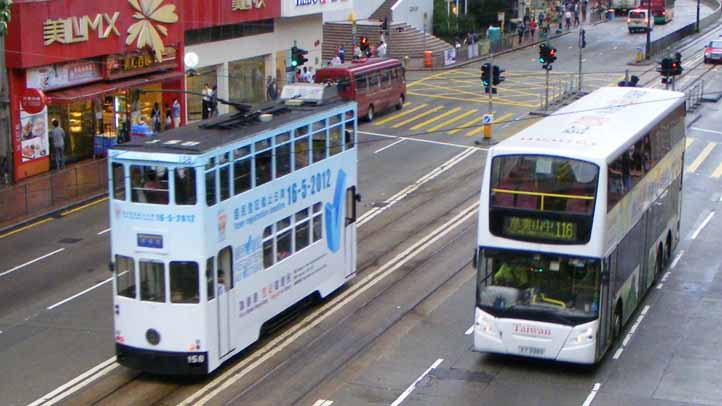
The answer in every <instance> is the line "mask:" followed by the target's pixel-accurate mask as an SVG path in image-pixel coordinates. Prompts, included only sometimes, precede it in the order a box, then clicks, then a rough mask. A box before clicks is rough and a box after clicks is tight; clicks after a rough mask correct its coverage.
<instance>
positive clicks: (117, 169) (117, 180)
mask: <svg viewBox="0 0 722 406" xmlns="http://www.w3.org/2000/svg"><path fill="white" fill-rule="evenodd" d="M113 198H114V199H117V200H125V170H124V168H123V164H118V163H113Z"/></svg>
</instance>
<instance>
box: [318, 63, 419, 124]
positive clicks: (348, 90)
mask: <svg viewBox="0 0 722 406" xmlns="http://www.w3.org/2000/svg"><path fill="white" fill-rule="evenodd" d="M315 80H316V82H317V83H325V82H335V83H338V85H339V96H341V97H343V98H345V99H347V100H354V101H356V102H357V103H358V116H359V117H365V118H366V120H367V121H373V119H374V117H375V115H376V113H380V112H383V111H384V110H388V109H391V108H396V109H398V110H400V109H401V108H403V106H404V101H405V100H406V76H405V71H404V67H403V65H401V61H399V60H398V59H393V58H362V59H355V60H353V61H351V62H348V63H344V64H341V65H337V66H329V67H326V68H322V69H319V70H318V71H316V76H315Z"/></svg>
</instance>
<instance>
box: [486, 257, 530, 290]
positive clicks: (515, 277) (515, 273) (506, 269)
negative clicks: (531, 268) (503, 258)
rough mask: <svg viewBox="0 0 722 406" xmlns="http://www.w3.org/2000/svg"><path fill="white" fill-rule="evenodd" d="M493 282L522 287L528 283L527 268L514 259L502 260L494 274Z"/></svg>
mask: <svg viewBox="0 0 722 406" xmlns="http://www.w3.org/2000/svg"><path fill="white" fill-rule="evenodd" d="M494 284H495V285H501V286H510V287H515V288H522V289H523V288H525V287H526V286H528V285H529V276H528V275H527V269H526V268H525V267H524V266H523V264H522V263H520V262H518V261H515V260H510V261H508V262H504V263H502V264H501V266H500V267H499V270H498V271H496V273H495V274H494Z"/></svg>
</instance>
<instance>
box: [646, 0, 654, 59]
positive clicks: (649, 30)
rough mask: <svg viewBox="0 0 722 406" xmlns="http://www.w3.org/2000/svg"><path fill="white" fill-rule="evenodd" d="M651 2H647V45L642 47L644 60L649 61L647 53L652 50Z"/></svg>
mask: <svg viewBox="0 0 722 406" xmlns="http://www.w3.org/2000/svg"><path fill="white" fill-rule="evenodd" d="M651 22H652V0H647V43H646V44H645V47H644V59H649V51H650V50H651V48H652V28H651Z"/></svg>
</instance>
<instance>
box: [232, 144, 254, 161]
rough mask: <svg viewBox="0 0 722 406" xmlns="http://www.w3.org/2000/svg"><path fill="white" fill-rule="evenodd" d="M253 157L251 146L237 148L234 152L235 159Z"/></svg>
mask: <svg viewBox="0 0 722 406" xmlns="http://www.w3.org/2000/svg"><path fill="white" fill-rule="evenodd" d="M248 155H251V146H250V145H246V146H245V147H240V148H236V150H235V151H233V159H240V158H243V157H245V156H248Z"/></svg>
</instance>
